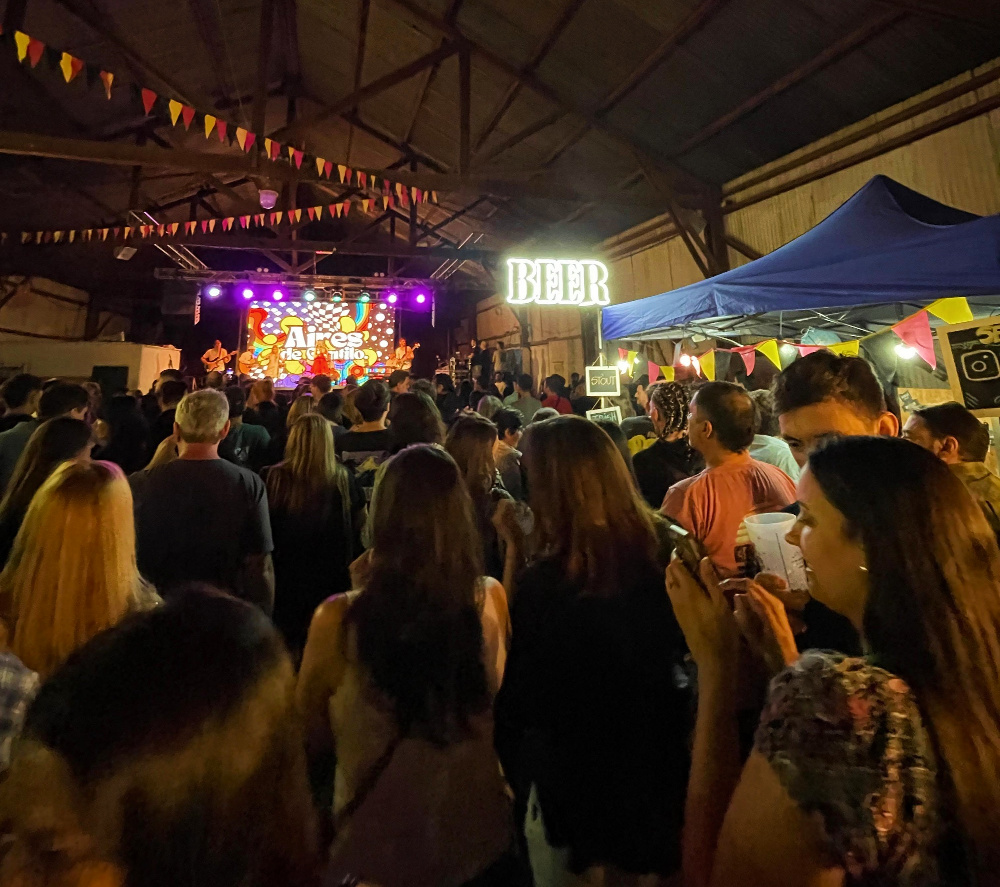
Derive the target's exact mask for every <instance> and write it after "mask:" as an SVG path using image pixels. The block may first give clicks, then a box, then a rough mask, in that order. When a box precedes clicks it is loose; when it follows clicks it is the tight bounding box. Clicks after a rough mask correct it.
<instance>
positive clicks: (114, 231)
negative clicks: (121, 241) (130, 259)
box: [111, 227, 122, 240]
mask: <svg viewBox="0 0 1000 887" xmlns="http://www.w3.org/2000/svg"><path fill="white" fill-rule="evenodd" d="M121 233H122V229H121V227H117V228H112V229H111V236H112V237H113V238H114V239H115V240H117V239H118V235H119V234H121Z"/></svg>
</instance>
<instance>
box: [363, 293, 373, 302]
mask: <svg viewBox="0 0 1000 887" xmlns="http://www.w3.org/2000/svg"><path fill="white" fill-rule="evenodd" d="M370 298H371V296H369V295H368V293H362V294H361V301H362V302H367V301H368V300H369V299H370Z"/></svg>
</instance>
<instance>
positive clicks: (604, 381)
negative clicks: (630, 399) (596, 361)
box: [587, 367, 621, 397]
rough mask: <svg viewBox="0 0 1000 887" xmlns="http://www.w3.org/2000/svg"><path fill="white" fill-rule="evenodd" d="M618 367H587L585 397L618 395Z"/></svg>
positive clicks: (619, 384) (619, 382)
mask: <svg viewBox="0 0 1000 887" xmlns="http://www.w3.org/2000/svg"><path fill="white" fill-rule="evenodd" d="M619 394H621V380H620V379H619V377H618V367H587V397H618V395H619Z"/></svg>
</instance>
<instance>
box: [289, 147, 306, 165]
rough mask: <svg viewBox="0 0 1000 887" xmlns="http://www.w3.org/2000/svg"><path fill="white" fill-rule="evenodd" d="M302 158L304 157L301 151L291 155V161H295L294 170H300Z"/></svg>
mask: <svg viewBox="0 0 1000 887" xmlns="http://www.w3.org/2000/svg"><path fill="white" fill-rule="evenodd" d="M304 156H305V155H304V154H303V153H302V152H301V151H296V152H295V153H294V154H293V155H292V157H293V159H294V160H295V168H296V169H302V158H303V157H304Z"/></svg>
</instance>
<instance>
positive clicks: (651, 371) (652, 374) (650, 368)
mask: <svg viewBox="0 0 1000 887" xmlns="http://www.w3.org/2000/svg"><path fill="white" fill-rule="evenodd" d="M646 375H647V376H649V381H650V382H655V381H656V377H657V376H659V375H660V366H659V364H656V363H653V361H651V360H650V361H647V363H646Z"/></svg>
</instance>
